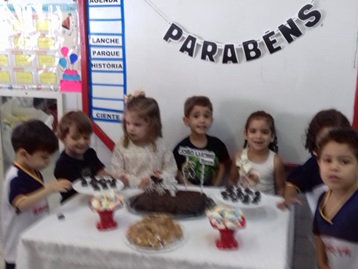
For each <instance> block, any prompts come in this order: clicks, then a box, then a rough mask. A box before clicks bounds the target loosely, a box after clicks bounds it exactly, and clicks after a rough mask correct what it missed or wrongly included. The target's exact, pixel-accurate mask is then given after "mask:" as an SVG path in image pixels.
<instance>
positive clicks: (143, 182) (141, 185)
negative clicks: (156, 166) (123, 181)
mask: <svg viewBox="0 0 358 269" xmlns="http://www.w3.org/2000/svg"><path fill="white" fill-rule="evenodd" d="M151 183H152V180H151V179H150V178H149V177H144V178H142V179H141V181H140V183H139V185H138V187H139V188H140V189H144V188H146V187H148V186H149V185H150V184H151Z"/></svg>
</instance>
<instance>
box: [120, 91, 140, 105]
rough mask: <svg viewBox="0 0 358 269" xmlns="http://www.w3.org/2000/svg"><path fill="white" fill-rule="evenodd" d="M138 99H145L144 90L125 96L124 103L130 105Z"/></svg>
mask: <svg viewBox="0 0 358 269" xmlns="http://www.w3.org/2000/svg"><path fill="white" fill-rule="evenodd" d="M136 97H145V92H144V91H143V90H142V89H137V90H135V91H134V92H133V93H130V94H126V95H124V103H125V104H128V103H129V102H130V101H131V100H133V99H134V98H136Z"/></svg>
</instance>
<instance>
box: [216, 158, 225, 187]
mask: <svg viewBox="0 0 358 269" xmlns="http://www.w3.org/2000/svg"><path fill="white" fill-rule="evenodd" d="M225 167H226V166H225V164H223V163H219V167H218V172H217V174H216V177H215V178H214V180H213V186H214V187H217V186H220V184H221V182H222V180H223V177H224V174H225Z"/></svg>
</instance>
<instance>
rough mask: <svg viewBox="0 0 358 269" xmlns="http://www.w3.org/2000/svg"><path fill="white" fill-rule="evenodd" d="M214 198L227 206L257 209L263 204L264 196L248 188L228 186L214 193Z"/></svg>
mask: <svg viewBox="0 0 358 269" xmlns="http://www.w3.org/2000/svg"><path fill="white" fill-rule="evenodd" d="M215 198H216V199H217V200H218V201H220V202H221V203H223V204H225V205H228V206H233V207H240V208H257V207H261V206H263V205H264V204H265V202H264V201H265V199H266V195H265V194H263V193H262V192H259V191H255V190H252V189H250V188H243V187H236V186H229V187H226V189H224V190H222V191H221V192H219V193H216V195H215Z"/></svg>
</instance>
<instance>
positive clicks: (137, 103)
mask: <svg viewBox="0 0 358 269" xmlns="http://www.w3.org/2000/svg"><path fill="white" fill-rule="evenodd" d="M127 111H130V112H134V113H136V114H137V116H138V117H139V118H141V119H143V120H144V121H145V122H147V123H148V138H149V141H150V143H151V144H152V145H153V148H154V150H156V144H155V140H156V139H157V138H158V137H162V122H161V120H160V110H159V105H158V103H157V101H156V100H155V99H153V98H151V97H146V96H145V95H144V93H143V94H141V95H137V96H131V98H129V99H128V101H127V103H126V107H125V110H124V115H125V114H126V112H127ZM123 132H124V138H123V141H122V142H123V146H124V147H128V144H129V140H130V139H129V136H128V132H127V127H126V118H125V117H124V119H123Z"/></svg>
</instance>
